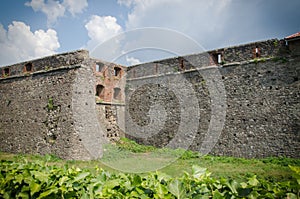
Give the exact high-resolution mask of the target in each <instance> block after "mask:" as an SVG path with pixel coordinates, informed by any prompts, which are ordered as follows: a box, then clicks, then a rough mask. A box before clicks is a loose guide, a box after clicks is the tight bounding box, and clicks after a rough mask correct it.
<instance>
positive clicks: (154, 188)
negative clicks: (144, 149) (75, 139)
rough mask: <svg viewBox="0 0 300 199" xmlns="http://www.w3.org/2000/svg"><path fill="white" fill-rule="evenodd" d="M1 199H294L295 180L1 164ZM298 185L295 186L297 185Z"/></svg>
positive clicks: (202, 170)
mask: <svg viewBox="0 0 300 199" xmlns="http://www.w3.org/2000/svg"><path fill="white" fill-rule="evenodd" d="M0 166H1V167H0V168H1V173H0V197H1V198H241V197H247V198H283V197H287V198H297V197H299V193H300V184H299V181H300V178H299V170H300V168H299V167H291V168H292V169H293V170H294V171H295V176H297V179H292V180H290V181H287V182H272V181H267V180H264V179H258V178H257V177H256V175H253V176H251V177H249V178H248V179H246V180H245V181H242V182H238V181H235V180H232V179H226V178H213V177H211V176H210V173H209V172H208V171H207V170H206V169H205V168H202V167H199V166H193V167H192V173H191V174H189V173H184V174H183V175H182V176H181V177H171V176H169V175H166V174H164V173H161V172H151V173H148V174H145V175H140V174H125V173H118V174H115V173H110V172H107V171H104V170H103V169H99V167H95V168H94V169H87V168H84V169H80V168H76V167H69V166H68V165H64V166H57V165H51V164H49V162H45V161H35V162H34V163H33V162H27V161H23V162H12V161H7V160H2V161H1V162H0ZM297 180H298V182H297Z"/></svg>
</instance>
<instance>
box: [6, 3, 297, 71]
mask: <svg viewBox="0 0 300 199" xmlns="http://www.w3.org/2000/svg"><path fill="white" fill-rule="evenodd" d="M299 10H300V1H299V0H289V1H286V0H251V1H245V0H59V1H58V0H2V4H1V8H0V49H1V50H0V66H3V65H7V64H12V63H16V62H20V61H25V60H29V59H34V58H38V57H42V56H47V55H51V54H55V53H61V52H66V51H72V50H77V49H87V50H89V51H90V52H91V54H92V55H93V56H95V57H97V58H101V59H105V60H107V59H108V60H107V61H113V59H112V58H111V57H106V56H104V54H110V53H115V54H116V56H120V57H122V58H120V59H118V60H117V59H116V60H114V61H116V62H120V63H121V64H125V65H131V64H136V63H140V62H145V61H150V60H152V59H162V58H164V57H168V56H175V55H184V54H190V53H195V52H197V51H199V49H198V48H195V46H194V43H197V44H199V45H200V46H202V50H211V49H215V48H221V47H226V46H233V45H237V44H242V43H248V42H252V41H259V40H265V39H271V38H279V39H282V38H284V37H285V36H288V35H291V34H293V33H295V32H299V31H300V20H299V19H300V12H299ZM147 27H156V31H153V29H144V30H146V31H140V32H138V34H140V35H142V36H139V37H138V36H137V34H136V32H132V31H133V30H136V29H139V30H140V29H143V28H147ZM159 29H163V30H166V31H165V32H164V33H163V32H162V31H160V30H159ZM149 30H150V31H149ZM128 31H129V32H130V31H131V32H130V33H128ZM165 33H166V34H165ZM115 35H119V37H117V39H116V38H114V36H115ZM120 35H121V36H120ZM111 38H114V39H111ZM140 38H143V39H142V40H141V39H140ZM146 40H147V41H150V42H151V41H153V43H158V44H159V45H156V46H151V45H150V47H153V48H156V50H153V49H150V50H149V48H148V49H147V50H145V48H147V47H149V46H147V45H148V43H147V42H146V43H147V44H146V43H145V41H146ZM103 42H104V43H105V42H108V43H109V44H110V45H102V46H101V45H100V46H101V47H104V46H105V50H103V49H102V51H99V52H98V51H97V52H98V53H93V52H95V47H96V46H97V45H99V44H102V43H103ZM122 42H123V43H122ZM164 42H165V44H162V43H164ZM193 42H194V43H193ZM121 43H122V45H120V44H121ZM133 43H134V45H132V44H133ZM160 44H161V45H160ZM166 45H170V46H172V45H174V46H176V47H175V48H173V47H171V48H170V49H166V48H163V47H162V46H166ZM107 46H109V47H107ZM126 46H127V50H126V49H125V48H126ZM128 46H131V47H128ZM132 46H134V47H132ZM138 47H140V48H144V50H139V51H137V50H136V49H138ZM128 49H129V50H128ZM174 49H181V50H179V51H176V50H174ZM130 50H131V51H130ZM129 51H130V52H129ZM167 51H169V52H167ZM124 52H127V54H126V55H125V53H124ZM128 52H129V53H128ZM117 54H120V55H117Z"/></svg>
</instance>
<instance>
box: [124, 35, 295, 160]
mask: <svg viewBox="0 0 300 199" xmlns="http://www.w3.org/2000/svg"><path fill="white" fill-rule="evenodd" d="M253 46H254V48H255V47H256V46H258V47H260V50H261V51H260V53H261V54H260V56H262V57H260V59H254V57H253V54H252V50H253ZM222 51H223V53H224V54H223V56H224V57H225V58H224V60H225V61H226V62H229V63H228V64H225V65H223V66H222V65H219V66H217V70H218V71H219V73H220V75H219V76H218V75H217V73H216V74H214V71H215V69H216V67H212V66H210V67H205V65H206V66H207V64H208V63H209V57H210V55H209V54H206V55H205V54H201V55H200V56H198V55H191V56H186V57H183V58H184V60H185V62H184V65H185V66H188V67H185V68H184V70H176V69H180V67H181V66H180V62H179V59H180V58H173V59H167V60H162V61H157V62H151V63H147V64H141V65H136V66H133V67H130V68H129V69H128V75H127V76H128V77H129V78H128V79H127V85H126V87H127V88H128V89H127V93H126V97H127V99H126V105H127V107H128V108H127V112H126V114H127V115H126V120H127V123H126V132H128V133H129V132H130V133H129V135H127V136H128V137H130V138H132V139H135V140H136V141H138V142H140V143H144V144H150V145H156V146H160V147H162V146H170V143H169V142H171V141H172V142H174V140H175V142H176V143H180V142H183V143H181V144H179V146H183V147H185V146H187V145H189V144H190V141H191V140H190V139H187V138H188V136H191V137H193V138H191V139H192V140H193V143H192V144H191V145H190V147H189V148H190V149H192V150H195V151H200V152H202V153H206V152H210V154H214V155H226V156H236V157H247V158H252V157H269V156H287V157H295V158H299V157H300V155H299V154H300V114H299V112H300V111H299V110H300V103H299V97H300V82H299V76H300V58H299V56H291V55H288V54H287V51H286V47H285V46H284V45H283V41H279V40H270V41H266V42H263V43H261V44H260V43H253V44H249V45H246V46H239V47H237V48H228V49H222ZM218 52H219V51H218ZM269 57H273V58H269ZM153 68H154V69H155V70H153ZM208 74H209V75H208ZM178 76H180V77H183V78H184V79H185V80H187V81H188V82H189V83H190V85H191V86H192V87H193V89H194V94H195V95H196V96H197V102H198V106H199V109H198V111H199V118H198V119H199V121H198V125H199V126H198V129H197V133H196V134H195V135H193V133H191V132H181V131H180V130H179V126H183V127H184V128H186V129H190V126H189V125H187V122H186V121H183V118H185V117H186V116H189V115H188V114H192V113H194V112H195V111H197V109H196V107H195V106H194V105H190V106H186V107H187V108H185V110H184V111H180V110H182V109H183V106H184V104H185V103H190V102H189V101H188V100H186V101H180V100H181V99H182V98H181V97H178V96H179V95H178V94H175V95H174V93H172V91H167V90H168V89H170V88H174V85H173V84H181V83H182V82H180V81H175V80H174V79H176V78H177V77H178ZM208 76H210V78H207V77H208ZM208 81H211V82H214V81H215V82H218V81H219V82H222V83H223V86H224V89H225V91H226V98H224V99H225V100H223V102H224V103H222V100H221V101H220V102H218V103H219V104H218V105H217V106H216V107H219V108H216V107H215V108H216V110H220V111H221V110H222V107H223V106H224V105H225V106H226V107H225V109H226V117H225V121H224V126H223V127H222V131H221V134H220V136H218V134H209V133H208V132H213V131H208V129H209V128H211V129H213V128H217V126H220V125H221V123H220V124H217V123H216V122H218V120H222V117H219V116H218V111H216V110H215V112H214V111H213V108H214V106H212V104H215V103H216V102H215V101H216V99H213V98H212V92H216V91H215V90H218V89H215V90H214V91H213V90H212V89H210V87H209V86H208V84H209V82H208ZM156 82H157V83H156ZM166 82H167V83H166ZM158 87H163V88H164V89H161V88H158ZM219 88H221V87H219ZM187 90H188V88H187V87H183V88H180V90H179V92H181V93H183V94H186V93H188V91H187ZM220 90H222V89H220ZM164 91H167V94H166V93H165V92H164ZM173 91H174V89H173ZM217 92H220V94H222V93H221V91H217ZM220 97H221V95H220ZM188 98H190V99H192V98H191V96H188ZM217 100H218V99H217ZM156 105H158V106H160V108H155V106H156ZM223 108H224V107H223ZM159 109H160V111H157V110H159ZM153 110H156V111H153ZM185 113H188V114H187V115H186V116H184V114H185ZM214 117H219V118H214ZM156 119H158V121H160V123H159V122H156V124H160V125H161V126H159V128H154V127H151V128H150V129H149V128H147V126H148V125H150V126H151V124H152V123H151V121H154V122H155V120H156ZM212 119H214V121H212ZM195 124H196V123H195ZM136 129H139V130H138V131H137V130H136ZM143 129H146V130H145V131H143ZM135 131H137V132H136V134H134V133H132V132H135ZM139 133H140V134H139ZM148 134H151V135H152V134H153V136H148ZM178 134H179V135H178ZM176 136H177V137H176ZM215 136H218V137H217V139H216V138H215ZM180 137H181V138H182V139H181V138H180ZM184 142H187V144H185V143H184ZM210 145H213V146H214V147H213V148H212V149H211V150H210V151H207V150H208V149H209V147H208V148H207V146H210ZM171 146H175V147H176V145H173V144H172V145H171Z"/></svg>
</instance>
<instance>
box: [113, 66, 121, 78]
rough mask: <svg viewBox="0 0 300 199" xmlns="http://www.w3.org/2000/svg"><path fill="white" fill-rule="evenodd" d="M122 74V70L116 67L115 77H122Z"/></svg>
mask: <svg viewBox="0 0 300 199" xmlns="http://www.w3.org/2000/svg"><path fill="white" fill-rule="evenodd" d="M120 74H121V68H119V67H115V68H114V76H120Z"/></svg>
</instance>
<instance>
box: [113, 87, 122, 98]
mask: <svg viewBox="0 0 300 199" xmlns="http://www.w3.org/2000/svg"><path fill="white" fill-rule="evenodd" d="M114 99H115V100H121V89H120V88H114Z"/></svg>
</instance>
